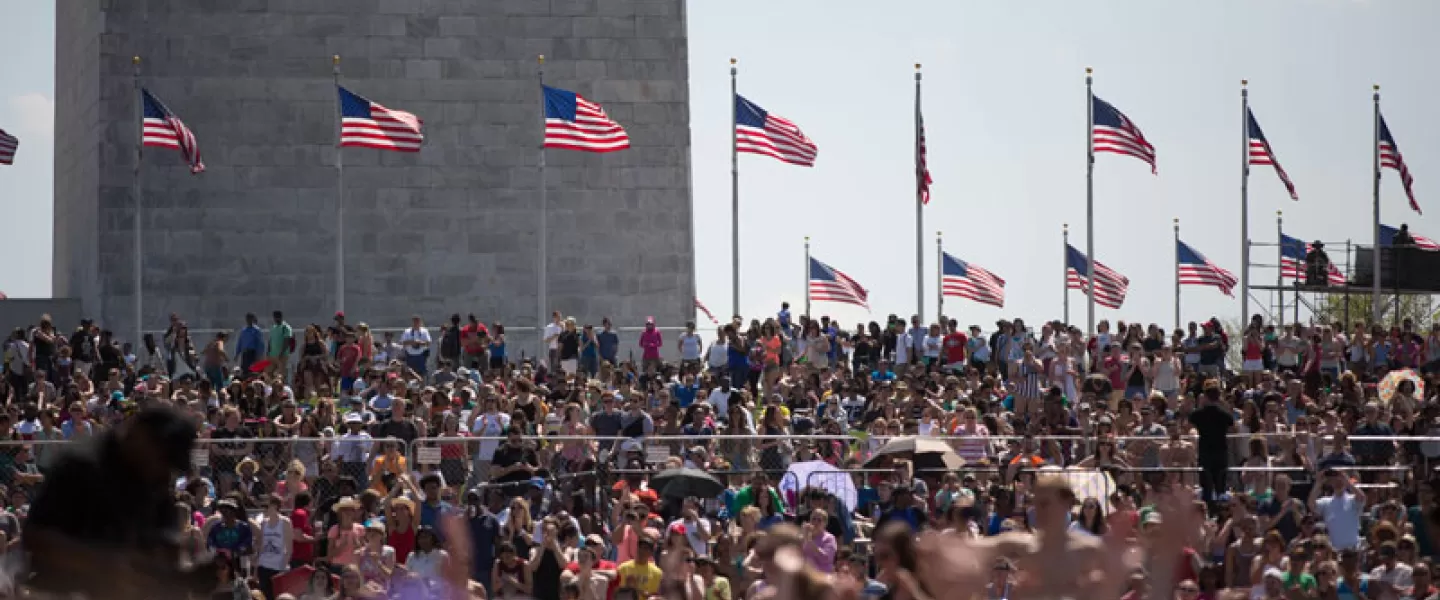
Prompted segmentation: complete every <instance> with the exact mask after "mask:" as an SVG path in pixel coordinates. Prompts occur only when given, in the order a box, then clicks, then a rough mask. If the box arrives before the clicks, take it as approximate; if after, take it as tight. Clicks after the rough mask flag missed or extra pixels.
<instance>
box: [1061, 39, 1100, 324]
mask: <svg viewBox="0 0 1440 600" xmlns="http://www.w3.org/2000/svg"><path fill="white" fill-rule="evenodd" d="M1094 72H1095V71H1094V70H1093V69H1091V68H1090V67H1085V261H1086V263H1085V280H1086V281H1087V282H1089V283H1088V284H1087V285H1088V286H1089V288H1090V289H1089V293H1087V294H1086V295H1085V296H1086V299H1085V313H1086V315H1087V317H1088V318H1089V325H1086V327H1087V328H1088V331H1089V334H1090V335H1095V89H1094V82H1095V78H1094V77H1093V74H1094ZM1066 250H1067V251H1068V250H1069V249H1068V248H1067V249H1066ZM1067 274H1068V271H1067ZM1067 277H1068V275H1067Z"/></svg>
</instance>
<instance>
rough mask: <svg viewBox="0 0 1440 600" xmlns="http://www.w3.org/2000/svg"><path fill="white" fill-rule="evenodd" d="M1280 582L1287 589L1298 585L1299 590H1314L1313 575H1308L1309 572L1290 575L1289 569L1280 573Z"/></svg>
mask: <svg viewBox="0 0 1440 600" xmlns="http://www.w3.org/2000/svg"><path fill="white" fill-rule="evenodd" d="M1280 583H1281V584H1282V585H1283V586H1284V588H1285V589H1287V590H1288V589H1290V588H1292V587H1295V586H1297V585H1298V586H1299V587H1300V591H1302V592H1305V593H1310V592H1313V591H1315V587H1316V584H1315V577H1314V576H1312V575H1310V574H1309V573H1298V574H1294V575H1291V574H1290V572H1289V571H1286V572H1284V573H1281V574H1280Z"/></svg>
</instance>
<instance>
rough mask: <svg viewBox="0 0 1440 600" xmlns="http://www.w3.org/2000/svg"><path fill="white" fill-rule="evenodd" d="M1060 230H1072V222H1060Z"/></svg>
mask: <svg viewBox="0 0 1440 600" xmlns="http://www.w3.org/2000/svg"><path fill="white" fill-rule="evenodd" d="M1060 231H1070V224H1069V223H1061V224H1060Z"/></svg>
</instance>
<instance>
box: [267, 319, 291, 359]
mask: <svg viewBox="0 0 1440 600" xmlns="http://www.w3.org/2000/svg"><path fill="white" fill-rule="evenodd" d="M294 336H295V330H293V329H291V328H290V324H289V323H286V322H284V321H281V322H280V324H279V325H275V326H272V327H271V328H270V358H280V357H282V356H288V355H289V354H290V338H292V337H294Z"/></svg>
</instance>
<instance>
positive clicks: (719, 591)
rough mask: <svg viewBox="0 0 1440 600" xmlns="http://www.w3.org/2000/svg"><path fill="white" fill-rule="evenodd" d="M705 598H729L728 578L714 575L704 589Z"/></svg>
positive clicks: (722, 599)
mask: <svg viewBox="0 0 1440 600" xmlns="http://www.w3.org/2000/svg"><path fill="white" fill-rule="evenodd" d="M705 600H730V580H729V579H726V578H724V577H721V576H719V575H716V576H715V580H714V581H711V582H710V587H709V588H707V589H706V590H705Z"/></svg>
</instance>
